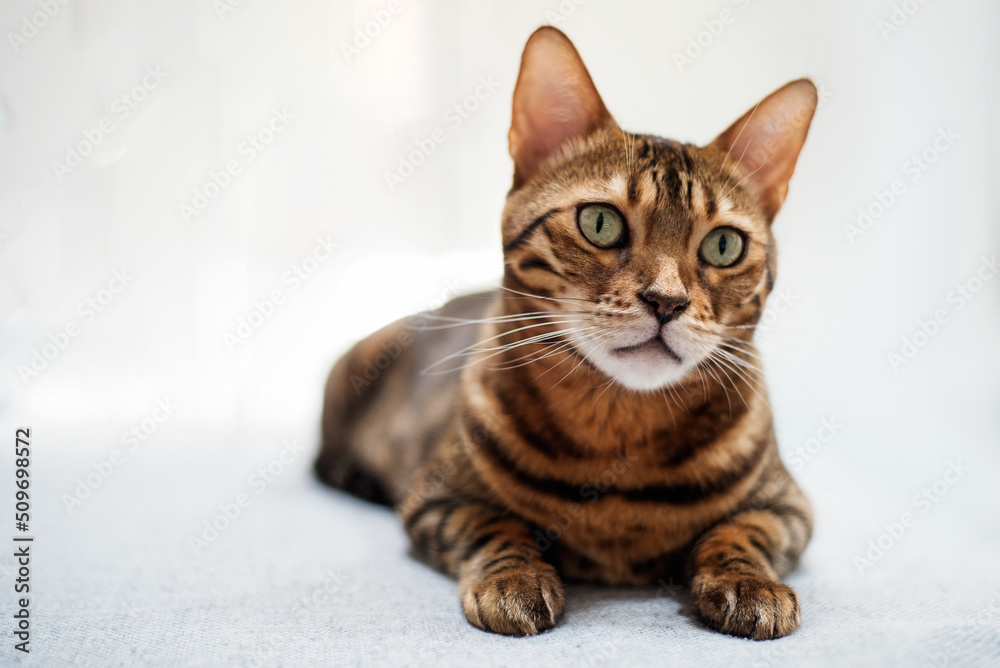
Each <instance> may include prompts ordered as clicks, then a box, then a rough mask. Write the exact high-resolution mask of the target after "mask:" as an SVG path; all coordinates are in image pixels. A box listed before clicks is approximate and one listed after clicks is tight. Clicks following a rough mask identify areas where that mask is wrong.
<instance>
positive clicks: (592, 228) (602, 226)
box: [577, 204, 625, 248]
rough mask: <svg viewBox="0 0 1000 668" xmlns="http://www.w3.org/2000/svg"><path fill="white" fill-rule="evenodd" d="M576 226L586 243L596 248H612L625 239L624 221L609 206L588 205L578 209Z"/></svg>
mask: <svg viewBox="0 0 1000 668" xmlns="http://www.w3.org/2000/svg"><path fill="white" fill-rule="evenodd" d="M577 224H578V225H579V226H580V231H581V232H583V236H585V237H587V241H589V242H590V243H592V244H594V245H595V246H597V247H598V248H613V247H615V246H618V245H620V244H621V242H622V240H623V239H624V238H625V221H623V220H622V217H621V214H620V213H618V211H616V210H615V209H612V208H611V207H610V206H605V205H603V204H590V205H588V206H585V207H583V208H582V209H580V213H579V214H578V215H577Z"/></svg>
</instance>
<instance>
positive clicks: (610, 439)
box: [316, 27, 817, 639]
mask: <svg viewBox="0 0 1000 668" xmlns="http://www.w3.org/2000/svg"><path fill="white" fill-rule="evenodd" d="M816 102H817V97H816V88H815V86H813V84H812V83H811V82H810V81H808V80H804V79H803V80H799V81H793V82H792V83H789V84H787V85H785V86H784V87H782V88H781V89H779V90H777V91H775V92H774V93H772V94H771V95H769V96H768V97H766V98H765V99H764V100H763V101H761V102H760V103H759V104H757V105H756V106H755V107H754V108H753V109H751V110H750V111H748V112H747V113H746V114H745V115H744V116H743V117H742V118H740V119H739V120H738V121H736V122H735V123H734V124H733V125H732V126H730V127H729V129H727V130H726V131H725V132H723V133H722V134H721V135H719V137H718V138H717V139H715V141H713V142H712V143H711V144H709V145H707V146H704V147H698V146H693V145H691V144H683V143H680V142H676V141H672V140H668V139H661V138H659V137H654V136H651V135H639V134H632V133H628V132H625V131H623V130H622V129H620V128H619V127H618V125H617V124H616V122H615V120H614V119H613V118H612V117H611V115H610V114H609V113H608V110H607V109H606V108H605V106H604V103H603V101H602V100H601V97H600V96H599V95H598V92H597V90H596V89H595V87H594V84H593V81H592V80H591V78H590V75H589V74H588V72H587V69H586V68H585V66H584V64H583V62H582V60H581V59H580V56H579V54H578V53H577V51H576V49H575V48H574V47H573V45H572V43H571V42H570V41H569V39H568V38H567V37H566V36H565V35H564V34H563V33H561V32H560V31H559V30H556V29H555V28H551V27H543V28H540V29H539V30H538V31H536V32H535V33H534V34H533V35H532V36H531V37H530V39H529V40H528V43H527V45H526V46H525V49H524V54H523V57H522V61H521V69H520V74H519V77H518V81H517V85H516V87H515V90H514V104H513V121H512V125H511V129H510V134H509V141H510V154H511V156H512V158H513V161H514V183H513V188H512V189H511V190H510V192H509V194H508V196H507V202H506V206H505V208H504V211H503V220H502V237H503V252H504V258H505V262H504V273H503V281H502V287H501V288H500V289H499V290H496V291H495V292H491V293H486V294H480V295H472V296H467V297H462V298H459V299H455V300H453V301H451V302H450V303H448V304H447V305H445V306H444V307H443V308H441V309H439V310H438V311H436V312H434V313H431V314H424V315H421V316H414V317H412V318H408V319H404V320H402V321H399V322H396V323H394V324H391V325H389V326H388V327H386V328H384V329H383V330H381V331H379V332H376V333H375V334H373V335H371V336H370V337H368V338H367V339H365V340H363V341H361V342H360V343H358V344H357V345H356V346H355V347H354V348H353V349H352V350H351V351H350V352H348V353H347V354H346V355H345V356H344V357H343V358H342V359H341V360H340V361H339V362H337V364H336V365H335V366H334V368H333V371H332V372H331V374H330V377H329V380H328V382H327V387H326V396H325V404H324V411H323V423H322V449H321V452H320V454H319V458H318V460H317V462H316V471H317V473H318V475H319V476H320V477H321V479H322V480H324V481H325V482H327V483H329V484H331V485H333V486H335V487H338V488H342V489H345V490H347V491H350V492H352V493H354V494H357V495H359V496H361V497H363V498H366V499H369V500H373V501H377V502H381V503H385V504H390V505H394V506H396V508H397V510H398V512H399V514H400V515H401V516H402V519H403V522H404V526H405V528H406V531H407V533H408V534H409V536H410V538H411V540H412V545H413V551H414V553H415V554H417V555H419V556H420V557H421V558H422V559H424V560H426V561H427V562H428V563H430V564H431V565H433V566H434V567H436V568H438V569H440V570H441V571H443V572H445V573H447V574H449V575H451V576H453V577H455V578H457V580H458V590H459V597H460V599H461V605H462V608H463V610H464V612H465V616H466V617H467V618H468V620H469V622H471V623H472V624H473V625H475V626H477V627H479V628H480V629H484V630H486V631H492V632H495V633H503V634H508V635H529V634H535V633H539V632H540V631H544V630H546V629H549V628H551V627H552V626H554V625H555V624H556V623H557V622H558V621H559V619H560V618H561V617H562V615H563V612H564V610H565V602H564V598H563V587H562V579H567V580H578V581H592V582H602V583H614V584H624V583H629V584H649V583H656V582H657V581H659V580H661V579H667V578H670V577H677V578H683V579H684V581H685V582H686V583H688V584H689V585H690V594H691V599H692V601H693V603H694V606H695V607H696V609H697V611H698V613H699V614H700V616H701V617H702V618H703V620H704V622H705V623H706V624H707V625H708V626H710V627H711V628H714V629H717V630H719V631H723V632H725V633H730V634H733V635H737V636H744V637H748V638H754V639H767V638H778V637H780V636H784V635H786V634H788V633H791V632H792V631H793V630H795V629H796V628H797V627H798V625H799V614H800V613H799V602H798V599H797V598H796V596H795V592H794V591H792V589H790V588H789V587H787V586H786V585H783V584H781V583H780V582H779V578H780V577H781V576H782V575H784V574H785V573H787V572H788V570H789V569H790V568H791V567H792V566H793V565H794V564H795V563H796V561H797V559H798V557H799V555H800V553H801V552H802V550H803V548H804V547H805V545H806V543H807V541H808V540H809V537H810V534H811V530H812V515H811V511H810V507H809V504H808V502H807V500H806V499H805V497H804V496H803V494H802V492H801V491H800V490H799V488H798V486H796V484H795V482H794V481H793V480H792V478H791V476H790V475H789V474H788V471H787V470H786V469H785V467H784V466H783V465H782V463H781V461H780V460H779V457H778V448H777V445H776V443H775V437H774V430H773V425H772V418H771V411H770V408H769V406H768V402H767V396H766V390H765V388H764V385H763V382H762V374H761V370H760V365H759V356H758V354H757V353H756V352H755V349H754V346H753V344H752V337H753V333H754V326H755V324H756V323H757V321H758V319H759V318H760V316H761V309H762V308H763V307H764V302H765V299H766V298H767V296H768V293H769V292H770V291H771V287H772V285H773V284H774V278H775V258H776V253H775V243H774V238H773V236H772V234H771V229H770V225H771V222H772V220H773V219H774V217H775V214H776V213H777V212H778V209H779V207H780V206H781V204H782V201H783V200H784V198H785V193H786V192H787V189H788V180H789V179H790V178H791V176H792V172H793V170H794V168H795V162H796V160H797V158H798V154H799V151H800V149H801V148H802V144H803V142H804V141H805V137H806V133H807V131H808V128H809V123H810V121H811V120H812V115H813V111H814V110H815V107H816ZM459 366H460V367H461V370H460V371H453V370H452V369H453V368H454V367H459Z"/></svg>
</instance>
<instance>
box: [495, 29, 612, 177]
mask: <svg viewBox="0 0 1000 668" xmlns="http://www.w3.org/2000/svg"><path fill="white" fill-rule="evenodd" d="M604 126H610V127H616V125H615V121H614V119H613V118H612V117H611V114H609V113H608V110H607V108H606V107H605V106H604V101H603V100H601V96H600V95H599V94H598V92H597V88H595V87H594V82H593V80H592V79H591V78H590V73H588V72H587V68H586V67H585V66H584V64H583V60H582V59H581V58H580V54H579V53H577V51H576V48H574V46H573V43H572V42H570V41H569V38H568V37H566V35H564V34H563V33H562V32H561V31H560V30H558V29H557V28H553V27H551V26H544V27H541V28H539V29H538V30H536V31H535V32H534V33H532V35H531V37H529V38H528V43H527V44H526V45H525V46H524V54H523V55H522V56H521V71H520V73H519V74H518V77H517V86H515V87H514V112H513V117H512V119H511V127H510V134H509V135H508V137H509V140H510V156H511V157H512V158H513V159H514V187H515V188H516V187H517V186H519V185H521V184H523V183H524V182H525V181H527V180H528V179H530V178H531V177H532V176H533V175H534V174H535V173H536V172H537V171H538V168H539V167H540V166H541V164H542V163H543V162H545V160H546V158H548V157H549V156H550V155H552V154H553V153H555V152H556V151H558V150H559V148H560V147H561V146H562V145H563V144H565V143H566V142H568V141H570V140H573V139H576V138H578V137H585V136H587V135H589V134H590V133H591V132H593V131H594V130H597V129H598V128H600V127H604Z"/></svg>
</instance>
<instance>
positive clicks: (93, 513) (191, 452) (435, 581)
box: [0, 432, 1000, 667]
mask: <svg viewBox="0 0 1000 668" xmlns="http://www.w3.org/2000/svg"><path fill="white" fill-rule="evenodd" d="M66 438H70V437H69V436H67V437H66ZM172 439H173V434H172V433H171V434H169V435H168V434H163V435H162V436H161V435H157V436H156V437H155V439H150V442H149V444H146V445H144V448H145V449H139V450H137V451H136V452H134V453H128V455H127V456H126V459H125V461H124V463H123V464H121V465H120V466H119V467H117V468H116V469H115V471H114V472H113V473H112V474H111V475H110V476H109V477H108V478H107V479H106V480H103V481H102V482H101V484H100V486H98V487H97V488H95V489H93V490H92V493H91V495H90V496H89V497H88V498H86V499H84V500H83V501H82V503H81V504H79V505H75V504H74V507H73V512H72V513H70V512H68V511H67V509H66V505H65V501H66V497H64V496H63V495H64V494H76V491H75V490H76V488H77V487H78V485H79V483H80V481H81V480H82V481H83V482H84V483H86V476H87V474H88V473H89V472H92V471H94V470H95V469H94V467H95V464H96V465H98V466H99V465H100V462H101V461H102V457H101V456H100V455H99V454H98V455H94V454H91V453H86V454H84V453H73V454H69V451H68V449H66V448H65V447H58V446H57V444H56V443H55V442H63V443H65V442H66V441H63V440H62V437H56V436H54V435H52V434H47V433H45V432H38V435H37V436H36V438H35V442H36V446H35V449H36V452H37V455H36V459H35V461H34V462H33V466H32V473H33V477H34V479H35V481H36V493H37V495H38V496H37V499H38V500H37V502H36V511H35V512H36V524H35V527H34V533H35V535H36V537H37V542H36V543H35V545H34V550H35V552H34V562H33V572H32V578H33V583H34V589H33V592H34V594H35V596H34V601H33V611H32V629H33V636H32V645H31V646H32V653H31V655H30V657H27V658H25V657H23V656H20V653H16V652H13V651H12V650H11V645H12V642H11V636H10V631H9V630H7V629H9V628H10V625H9V624H5V626H6V627H7V628H6V629H5V631H4V635H5V642H4V647H3V650H2V654H0V657H2V661H0V663H3V664H5V665H10V664H11V663H12V662H14V661H16V662H22V663H24V664H26V665H27V664H30V665H38V666H135V665H150V666H278V665H280V666H314V665H315V666H321V665H348V666H354V665H362V666H380V665H429V666H430V665H434V666H440V665H445V666H447V665H455V666H469V665H497V666H501V665H549V666H599V665H608V666H614V665H676V666H691V665H709V666H714V665H719V666H754V667H764V666H778V665H792V666H825V665H853V666H879V667H882V666H892V665H917V666H924V665H927V666H931V665H937V666H943V665H949V666H996V665H1000V577H998V575H997V573H996V571H995V568H996V564H997V559H996V557H997V555H998V553H1000V551H998V549H997V548H998V542H997V535H996V523H995V519H994V517H993V515H994V513H995V511H996V508H995V507H988V506H985V505H983V504H982V503H980V501H981V499H980V498H979V497H977V489H981V490H982V491H983V492H985V493H989V489H988V488H989V487H990V481H989V480H987V479H986V478H987V477H988V476H985V475H981V472H978V473H980V474H979V475H978V477H977V472H976V471H971V472H966V473H965V477H964V478H963V479H961V480H960V481H959V483H958V484H956V486H955V488H954V490H953V491H949V492H946V493H945V495H944V497H943V498H941V500H940V501H939V502H938V503H937V504H936V505H935V507H933V508H931V509H930V510H928V511H927V512H926V513H922V512H921V511H920V510H919V509H918V508H916V507H913V508H912V510H913V512H914V514H915V516H916V522H915V524H913V526H911V527H906V528H905V531H904V534H903V535H902V536H901V537H900V538H899V539H894V543H893V545H892V546H891V547H889V549H888V550H887V551H886V552H885V554H884V556H882V558H881V559H878V560H877V561H873V562H872V565H871V566H868V567H863V568H862V572H859V569H858V566H857V565H856V564H855V563H854V557H855V556H856V555H859V554H864V552H865V551H867V550H868V549H869V546H868V541H869V540H872V539H876V540H877V539H878V537H879V532H881V531H887V530H886V529H884V528H883V527H882V526H881V525H884V524H885V523H887V522H888V523H889V524H892V522H893V521H894V520H893V519H892V516H891V514H886V513H884V512H882V510H884V509H881V510H879V511H873V510H871V508H869V507H867V506H866V504H867V501H866V499H865V493H864V490H865V488H866V487H874V486H877V484H878V481H877V480H865V479H864V477H863V475H862V474H859V473H858V472H856V471H838V470H837V469H836V466H835V463H834V465H830V466H826V467H823V468H822V469H819V468H818V467H817V468H814V469H810V471H809V472H810V475H808V476H804V477H805V478H806V481H807V484H806V485H805V486H806V488H807V491H809V493H810V495H811V496H812V498H813V500H814V503H815V505H816V508H817V517H818V524H817V533H816V536H815V539H814V541H813V544H812V545H811V546H810V548H809V549H808V550H807V552H806V555H805V558H804V561H803V563H802V565H801V567H800V568H799V569H798V570H797V571H796V572H795V573H794V574H793V575H792V576H791V577H790V578H789V580H788V581H789V583H790V584H791V585H792V586H794V587H795V588H796V590H797V591H798V594H799V597H800V600H801V602H802V607H803V611H804V616H803V622H802V627H801V628H800V629H799V630H798V631H797V632H796V633H794V634H793V635H792V636H790V637H788V638H785V639H781V640H777V641H771V642H764V643H758V642H752V641H747V640H742V639H738V638H732V637H727V636H723V635H719V634H716V633H713V632H710V631H708V630H705V629H704V628H702V627H701V625H700V624H699V623H698V622H697V620H696V619H695V618H694V617H693V615H692V613H691V609H690V604H689V602H688V601H687V599H686V598H685V596H684V594H683V592H680V591H679V590H676V589H674V588H673V587H671V586H670V583H664V584H665V586H663V587H651V588H640V589H626V588H603V587H590V586H572V587H570V588H569V589H568V592H567V613H566V617H565V619H564V620H563V622H562V623H561V624H560V625H559V626H558V627H557V628H555V629H554V630H552V631H550V632H547V633H545V634H543V635H541V636H538V637H533V638H505V637H499V636H494V635H490V634H487V633H483V632H481V631H478V630H476V629H474V628H473V627H471V626H469V625H468V624H467V623H466V621H465V619H464V618H463V616H462V613H461V611H460V608H459V606H458V600H457V597H456V594H455V584H454V582H452V581H451V580H449V579H448V578H446V577H444V576H442V575H440V574H439V573H436V572H434V571H432V570H431V569H429V568H427V567H425V566H424V565H422V564H421V563H418V562H416V561H414V560H413V559H411V558H410V557H408V556H407V545H406V540H405V537H404V535H403V531H402V529H401V527H400V524H399V522H398V521H397V520H396V518H395V517H394V516H393V515H392V513H390V512H389V511H387V510H385V509H382V508H378V507H374V506H370V505H368V504H365V503H363V502H360V501H357V500H354V499H352V498H350V497H347V496H345V495H343V494H340V493H338V492H335V491H332V490H329V489H327V488H325V487H322V486H321V485H319V484H318V483H317V482H315V481H314V480H313V479H312V478H311V476H310V475H309V473H308V465H309V463H310V461H311V457H312V454H313V452H312V448H313V443H312V441H311V440H310V439H309V437H308V434H303V435H302V437H301V438H299V439H297V443H298V444H299V445H302V446H303V451H302V452H301V453H299V454H298V455H296V454H295V452H294V449H292V450H288V449H287V448H286V447H285V446H284V445H283V444H282V443H283V441H285V440H287V439H282V438H278V437H275V438H271V437H270V436H267V435H263V434H257V435H254V436H251V437H240V438H235V437H232V436H230V437H225V436H219V437H212V438H208V437H207V436H201V437H199V439H197V440H196V441H195V442H194V443H192V442H190V441H187V442H185V443H184V444H183V446H181V445H180V443H179V441H178V443H177V444H176V445H173V446H172V442H171V441H172ZM43 444H46V447H43ZM283 450H284V451H286V452H287V453H288V454H286V455H285V459H286V461H290V463H289V464H288V465H287V466H286V465H284V464H282V466H283V467H284V470H279V468H280V467H278V466H277V465H275V464H274V463H273V462H275V461H280V459H279V457H280V454H281V452H282V451H283ZM199 453H202V454H199ZM269 465H270V466H271V469H272V473H274V472H277V475H273V476H272V475H269V477H270V478H271V481H272V482H267V481H266V480H264V479H263V478H261V477H260V475H259V470H260V469H261V468H264V469H266V468H267V467H268V466H269ZM254 476H257V477H254ZM92 480H93V478H92ZM261 481H263V482H261ZM959 484H960V485H964V486H965V489H959V488H958V485H959ZM831 490H837V491H836V492H834V491H831ZM917 491H919V488H918V490H917ZM241 494H245V495H246V498H244V499H243V500H244V501H246V500H247V499H249V503H248V504H245V507H243V508H241V509H240V511H239V516H238V517H235V519H233V520H231V521H230V522H229V523H228V526H227V527H225V528H224V529H223V530H222V531H221V532H219V534H218V536H217V537H215V538H214V540H211V541H209V540H207V539H205V538H204V537H203V536H201V533H202V532H203V530H204V522H205V521H211V520H213V517H214V516H216V515H218V514H224V511H225V509H227V508H228V510H229V512H230V514H231V515H233V514H235V511H234V510H233V508H234V507H235V503H236V500H237V499H238V498H239V495H241ZM220 505H221V506H222V508H223V509H222V510H220ZM946 505H947V506H948V507H947V508H946ZM977 508H978V509H979V510H978V511H976V509H977ZM904 510H905V508H903V509H901V511H900V512H902V511H904ZM976 512H978V515H976V514H975V513H976ZM883 515H885V517H883ZM215 520H216V521H217V523H218V524H219V525H220V526H225V525H226V522H225V521H221V520H218V519H217V517H216V518H215ZM891 528H893V527H890V529H891ZM208 535H209V537H211V536H212V534H211V533H209V534H208ZM192 536H199V537H202V539H203V540H205V545H203V546H200V547H199V548H198V549H195V548H193V547H192V544H191V537H192ZM883 543H887V540H885V539H883ZM196 552H197V554H196ZM0 566H2V567H3V569H4V571H3V579H4V584H3V589H4V590H9V587H10V579H11V572H12V571H11V559H10V557H9V556H6V557H4V558H3V559H2V560H0ZM10 600H11V599H10V597H9V596H7V595H5V596H4V598H3V601H4V605H5V606H6V605H7V603H8V601H10ZM4 617H5V618H6V617H8V615H7V614H5V615H4Z"/></svg>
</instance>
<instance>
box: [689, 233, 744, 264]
mask: <svg viewBox="0 0 1000 668" xmlns="http://www.w3.org/2000/svg"><path fill="white" fill-rule="evenodd" d="M745 243H746V237H745V236H744V235H743V233H742V232H740V231H739V230H737V229H736V228H734V227H717V228H715V229H714V230H712V231H711V232H709V233H708V236H706V237H705V238H704V239H703V240H702V242H701V248H700V249H699V255H701V259H702V260H704V261H705V262H707V263H709V264H710V265H712V266H713V267H730V266H732V265H734V264H736V263H737V262H738V261H739V260H740V258H742V257H743V246H744V244H745Z"/></svg>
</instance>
